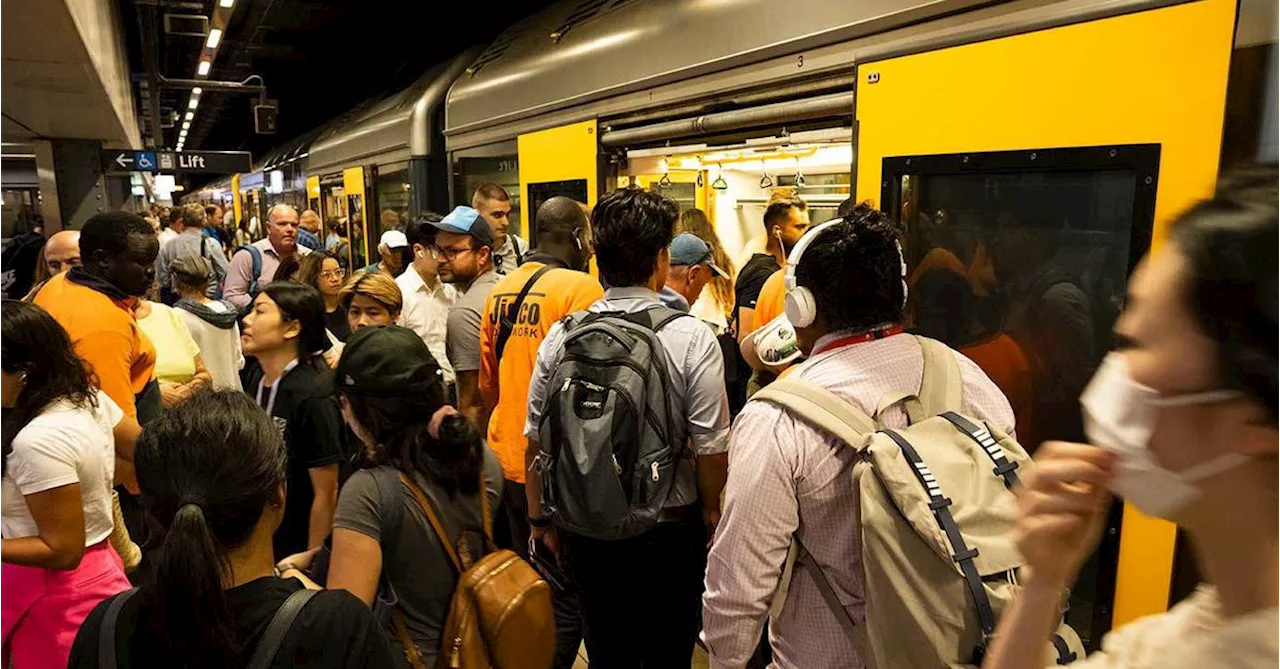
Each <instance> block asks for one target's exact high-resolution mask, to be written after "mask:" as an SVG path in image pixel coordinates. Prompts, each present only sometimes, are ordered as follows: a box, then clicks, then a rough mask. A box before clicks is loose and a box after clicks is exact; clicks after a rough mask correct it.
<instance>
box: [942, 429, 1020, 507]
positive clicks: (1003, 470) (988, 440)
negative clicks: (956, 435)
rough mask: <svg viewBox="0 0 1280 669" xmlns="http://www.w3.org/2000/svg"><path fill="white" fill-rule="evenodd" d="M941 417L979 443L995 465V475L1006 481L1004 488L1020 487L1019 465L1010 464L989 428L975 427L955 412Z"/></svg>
mask: <svg viewBox="0 0 1280 669" xmlns="http://www.w3.org/2000/svg"><path fill="white" fill-rule="evenodd" d="M939 415H941V416H942V417H943V418H946V419H947V420H949V421H951V424H952V425H955V426H956V428H958V429H959V430H960V431H961V432H963V433H965V434H967V435H969V438H970V439H972V440H974V441H975V442H977V443H978V445H979V446H981V447H982V452H983V453H986V454H987V457H989V458H991V461H992V462H994V463H995V465H996V468H995V470H994V472H995V475H996V476H999V477H1001V478H1003V479H1004V487H1006V488H1008V489H1009V490H1013V489H1014V488H1015V487H1017V485H1018V474H1017V473H1016V472H1017V471H1018V463H1016V462H1010V461H1009V458H1006V457H1005V456H1004V449H1003V448H1000V443H999V442H997V441H996V439H995V437H993V436H991V432H990V431H988V430H987V428H985V427H982V426H980V425H974V424H973V423H972V422H970V421H969V419H968V418H965V417H964V416H961V415H960V414H958V413H956V412H954V411H946V412H943V413H942V414H939Z"/></svg>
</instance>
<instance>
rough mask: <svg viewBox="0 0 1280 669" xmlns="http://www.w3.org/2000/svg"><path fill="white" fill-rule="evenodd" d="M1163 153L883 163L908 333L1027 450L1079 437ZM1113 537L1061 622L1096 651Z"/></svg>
mask: <svg viewBox="0 0 1280 669" xmlns="http://www.w3.org/2000/svg"><path fill="white" fill-rule="evenodd" d="M1159 155H1160V154H1159V146H1158V145H1132V146H1116V147H1088V148H1077V149H1049V150H1029V151H1009V152H993V153H974V154H955V155H938V156H912V157H895V158H886V159H885V161H884V167H883V174H884V177H883V182H882V186H883V192H882V200H881V201H882V203H883V206H884V207H885V210H886V211H888V212H891V213H893V214H895V215H897V216H899V217H900V218H901V220H902V222H903V223H904V225H905V228H906V238H905V240H904V244H903V247H904V255H905V257H906V261H907V265H908V279H907V283H908V304H907V312H908V313H907V320H908V323H909V325H910V327H911V328H912V330H913V331H914V332H916V333H919V334H923V335H926V336H930V337H934V338H936V339H939V340H942V341H944V342H946V343H947V344H949V345H950V346H952V347H953V348H956V349H958V350H960V351H961V352H963V353H965V354H966V355H967V356H968V357H969V358H971V359H973V361H974V362H976V363H978V365H979V366H981V367H982V368H983V370H984V371H986V372H987V374H988V376H990V377H991V379H992V380H993V381H994V382H995V383H996V385H998V386H999V387H1000V388H1001V390H1003V391H1004V392H1005V394H1006V396H1008V398H1009V403H1010V405H1011V406H1012V407H1013V410H1014V414H1015V418H1016V421H1017V423H1016V432H1017V436H1018V440H1019V442H1020V443H1022V444H1023V445H1024V446H1025V447H1026V448H1027V449H1028V451H1032V452H1034V450H1035V447H1036V446H1037V445H1038V444H1040V443H1043V442H1044V441H1046V440H1048V439H1066V440H1072V441H1080V440H1083V438H1084V434H1083V426H1082V421H1081V418H1080V407H1079V402H1078V398H1079V396H1080V392H1081V391H1082V390H1083V388H1084V386H1085V384H1086V383H1087V382H1088V380H1089V378H1090V376H1092V374H1093V371H1094V369H1095V368H1096V366H1097V364H1098V362H1099V361H1100V360H1101V358H1102V356H1103V354H1105V353H1106V351H1107V350H1108V349H1109V348H1110V342H1111V334H1110V333H1111V328H1112V325H1113V324H1114V322H1115V319H1116V317H1117V316H1118V315H1119V313H1120V308H1121V305H1122V302H1123V299H1124V295H1125V282H1126V280H1127V277H1128V273H1129V271H1130V270H1131V269H1132V267H1133V266H1134V264H1136V262H1137V261H1138V259H1139V258H1140V257H1141V256H1142V254H1144V253H1146V251H1147V248H1148V247H1149V246H1150V239H1151V227H1152V224H1153V221H1154V213H1155V193H1156V181H1155V180H1156V175H1157V170H1158V167H1159ZM1119 517H1120V516H1119V512H1118V507H1117V509H1116V510H1115V512H1114V513H1113V514H1112V518H1113V529H1116V530H1118V523H1119ZM1108 536H1109V538H1108V540H1107V541H1105V542H1104V544H1103V545H1102V547H1100V549H1099V552H1098V554H1097V555H1095V556H1094V557H1093V558H1092V559H1091V560H1090V563H1089V564H1088V565H1086V567H1085V569H1084V570H1083V571H1082V574H1081V579H1080V581H1079V583H1077V587H1076V590H1075V591H1073V593H1072V597H1071V602H1070V604H1071V611H1070V613H1069V614H1068V621H1069V622H1070V623H1071V624H1072V626H1073V627H1074V628H1075V629H1076V630H1077V631H1079V632H1080V634H1081V636H1082V637H1083V638H1085V641H1086V643H1087V644H1091V647H1093V646H1092V644H1096V643H1097V641H1098V640H1099V639H1100V638H1101V635H1102V634H1103V633H1104V632H1105V631H1106V629H1107V628H1108V627H1109V626H1110V618H1111V615H1110V603H1111V599H1112V593H1113V592H1114V580H1115V560H1116V555H1117V553H1118V548H1119V546H1118V541H1119V532H1118V531H1116V532H1114V533H1109V534H1108ZM1101 565H1106V568H1102V567H1101Z"/></svg>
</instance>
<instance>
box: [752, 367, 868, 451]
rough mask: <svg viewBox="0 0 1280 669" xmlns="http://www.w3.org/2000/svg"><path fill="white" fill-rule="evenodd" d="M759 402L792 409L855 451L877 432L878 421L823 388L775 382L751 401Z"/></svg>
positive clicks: (795, 381)
mask: <svg viewBox="0 0 1280 669" xmlns="http://www.w3.org/2000/svg"><path fill="white" fill-rule="evenodd" d="M756 400H762V401H765V402H769V403H770V404H776V405H778V406H781V407H784V408H786V409H790V410H791V411H792V412H794V413H795V414H796V415H798V416H799V417H801V418H803V419H804V420H806V421H808V422H810V423H813V424H814V425H816V426H818V427H819V428H821V429H823V430H824V431H826V432H828V433H830V434H831V435H833V436H835V437H836V438H838V439H839V440H840V441H842V442H844V443H846V444H848V445H849V446H851V447H855V446H856V445H857V444H858V443H859V442H860V441H862V438H863V437H865V436H866V435H868V434H871V433H872V432H875V431H876V429H877V426H876V422H875V420H873V419H872V418H871V417H870V416H868V415H867V414H865V413H863V412H862V411H860V410H859V409H858V408H857V407H855V406H853V405H852V404H850V403H849V401H848V400H846V399H844V398H842V397H840V396H838V395H836V394H835V393H833V392H831V391H830V390H827V389H826V388H823V387H822V386H819V385H815V384H813V383H810V382H808V381H802V380H800V379H796V378H790V377H788V378H785V379H778V380H777V381H774V382H773V383H771V384H769V385H768V386H765V387H764V388H763V389H761V390H760V391H759V392H757V393H756V394H755V395H752V396H751V401H753V402H754V401H756Z"/></svg>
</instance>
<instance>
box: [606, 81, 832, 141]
mask: <svg viewBox="0 0 1280 669" xmlns="http://www.w3.org/2000/svg"><path fill="white" fill-rule="evenodd" d="M836 116H853V92H852V91H850V92H848V93H836V94H834V95H824V96H822V97H816V98H810V99H808V100H795V101H790V102H778V103H775V104H770V105H762V106H759V107H751V108H748V109H735V110H733V111H727V112H719V113H716V114H704V115H702V116H696V117H693V118H685V119H679V120H676V121H666V122H663V123H654V124H653V125H645V126H639V127H635V128H627V129H626V130H613V131H606V132H603V133H601V134H600V144H601V145H602V146H606V147H625V146H635V145H638V144H648V143H652V142H660V141H663V140H668V139H676V138H679V137H696V136H699V135H711V134H715V133H719V132H725V131H728V130H739V129H742V128H751V127H755V126H764V125H776V124H779V123H794V122H796V121H806V120H810V119H818V118H831V117H836Z"/></svg>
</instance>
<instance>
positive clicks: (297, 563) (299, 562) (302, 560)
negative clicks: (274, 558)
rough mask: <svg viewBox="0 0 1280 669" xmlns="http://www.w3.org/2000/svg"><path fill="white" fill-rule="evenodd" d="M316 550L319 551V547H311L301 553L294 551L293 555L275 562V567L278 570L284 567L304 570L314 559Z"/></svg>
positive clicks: (282, 569) (308, 567)
mask: <svg viewBox="0 0 1280 669" xmlns="http://www.w3.org/2000/svg"><path fill="white" fill-rule="evenodd" d="M318 552H320V549H319V548H312V549H311V550H306V551H302V552H301V553H294V554H293V555H290V556H288V557H286V558H285V559H283V560H281V561H279V562H277V563H276V568H277V569H279V570H280V571H284V570H285V569H286V568H291V569H297V570H299V571H306V570H308V569H310V568H311V562H312V560H314V559H315V557H316V553H318Z"/></svg>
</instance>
